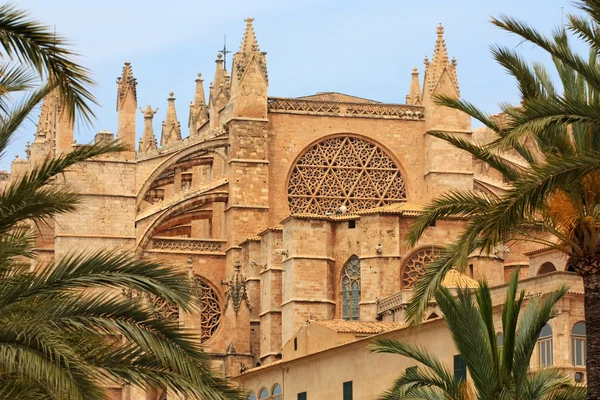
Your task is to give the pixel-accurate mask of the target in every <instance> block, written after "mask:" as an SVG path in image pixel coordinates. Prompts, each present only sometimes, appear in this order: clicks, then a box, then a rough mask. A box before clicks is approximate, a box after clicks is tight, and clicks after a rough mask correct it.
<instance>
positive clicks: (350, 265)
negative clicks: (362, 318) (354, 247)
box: [342, 256, 360, 320]
mask: <svg viewBox="0 0 600 400" xmlns="http://www.w3.org/2000/svg"><path fill="white" fill-rule="evenodd" d="M359 301H360V260H359V259H358V257H356V256H352V257H350V259H349V260H348V262H347V263H346V265H344V268H343V269H342V318H343V319H346V320H357V319H358V302H359Z"/></svg>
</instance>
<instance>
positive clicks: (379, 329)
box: [312, 319, 406, 335]
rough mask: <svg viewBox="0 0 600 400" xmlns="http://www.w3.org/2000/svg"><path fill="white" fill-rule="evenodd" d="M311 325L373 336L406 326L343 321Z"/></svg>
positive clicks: (336, 320)
mask: <svg viewBox="0 0 600 400" xmlns="http://www.w3.org/2000/svg"><path fill="white" fill-rule="evenodd" d="M312 323H314V324H317V325H321V326H324V327H325V328H328V329H331V330H333V331H336V332H339V333H367V334H373V335H375V334H377V333H383V332H388V331H393V330H395V329H400V328H403V327H405V326H406V324H403V323H400V322H380V321H346V320H343V319H331V320H326V321H312Z"/></svg>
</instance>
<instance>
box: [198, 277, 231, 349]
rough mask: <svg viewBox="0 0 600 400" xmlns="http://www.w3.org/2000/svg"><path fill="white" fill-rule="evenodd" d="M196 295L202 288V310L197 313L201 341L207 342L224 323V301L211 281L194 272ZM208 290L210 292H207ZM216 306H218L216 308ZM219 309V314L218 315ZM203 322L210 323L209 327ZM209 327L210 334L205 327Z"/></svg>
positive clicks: (200, 300)
mask: <svg viewBox="0 0 600 400" xmlns="http://www.w3.org/2000/svg"><path fill="white" fill-rule="evenodd" d="M192 279H193V280H194V281H193V286H194V291H196V293H195V295H196V296H198V290H199V289H200V297H199V298H198V300H199V303H200V312H199V313H198V314H197V317H198V318H199V320H200V321H199V324H198V326H199V329H200V343H202V344H207V343H210V342H211V341H212V339H213V338H214V337H215V336H216V335H217V334H218V332H219V331H220V330H221V327H222V325H223V312H224V311H225V310H224V307H223V301H222V300H221V296H220V294H219V292H218V291H217V290H216V289H215V288H214V286H213V285H212V284H211V283H210V281H209V280H208V279H206V278H204V277H203V276H201V275H198V274H194V275H193V278H192ZM207 290H208V292H207ZM203 300H205V301H209V302H210V303H209V304H202V301H203ZM215 307H216V308H215ZM217 309H218V316H217ZM203 324H209V325H208V327H206V326H203ZM207 328H208V331H209V334H206V333H205V329H207Z"/></svg>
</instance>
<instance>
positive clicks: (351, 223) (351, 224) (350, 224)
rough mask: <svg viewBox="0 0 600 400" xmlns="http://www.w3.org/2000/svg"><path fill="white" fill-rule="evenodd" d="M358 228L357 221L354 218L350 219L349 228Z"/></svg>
mask: <svg viewBox="0 0 600 400" xmlns="http://www.w3.org/2000/svg"><path fill="white" fill-rule="evenodd" d="M354 228H356V221H354V220H352V221H348V229H354Z"/></svg>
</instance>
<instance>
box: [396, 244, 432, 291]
mask: <svg viewBox="0 0 600 400" xmlns="http://www.w3.org/2000/svg"><path fill="white" fill-rule="evenodd" d="M439 255H440V250H439V249H437V248H435V247H431V248H427V249H423V250H421V251H419V252H417V253H415V254H414V255H413V256H412V257H411V258H410V259H409V260H408V261H407V262H406V264H404V267H403V268H402V289H412V288H414V287H415V284H416V282H417V280H418V279H419V278H420V277H422V276H423V275H424V274H425V266H426V265H427V264H429V263H430V262H432V261H433V260H435V259H436V258H438V257H439Z"/></svg>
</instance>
